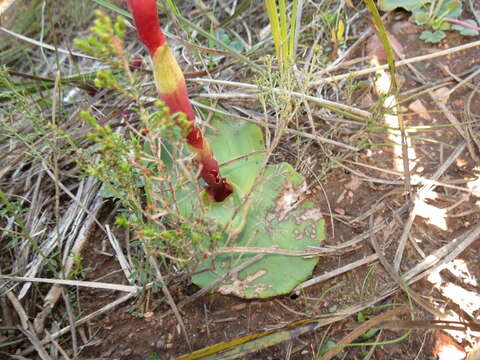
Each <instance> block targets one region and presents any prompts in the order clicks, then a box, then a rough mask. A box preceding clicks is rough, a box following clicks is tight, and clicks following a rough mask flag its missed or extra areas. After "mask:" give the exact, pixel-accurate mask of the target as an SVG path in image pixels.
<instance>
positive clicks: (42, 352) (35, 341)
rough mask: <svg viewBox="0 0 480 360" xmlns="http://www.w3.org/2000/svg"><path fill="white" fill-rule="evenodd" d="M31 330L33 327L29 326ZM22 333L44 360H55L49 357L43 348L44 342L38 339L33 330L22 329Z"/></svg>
mask: <svg viewBox="0 0 480 360" xmlns="http://www.w3.org/2000/svg"><path fill="white" fill-rule="evenodd" d="M29 328H32V326H29ZM21 331H22V333H23V335H25V336H26V337H27V339H28V340H29V341H30V342H31V343H32V345H33V348H34V349H35V350H36V351H37V353H38V355H39V356H40V358H41V359H42V360H53V359H52V358H51V357H50V356H49V355H48V353H47V351H46V350H45V349H44V347H43V344H42V342H41V341H40V340H39V339H38V337H37V336H36V335H35V332H34V331H33V330H25V329H21Z"/></svg>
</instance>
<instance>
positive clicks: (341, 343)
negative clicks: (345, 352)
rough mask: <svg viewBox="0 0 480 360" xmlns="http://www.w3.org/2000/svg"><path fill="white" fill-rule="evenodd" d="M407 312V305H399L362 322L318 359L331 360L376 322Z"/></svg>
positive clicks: (375, 324) (374, 325)
mask: <svg viewBox="0 0 480 360" xmlns="http://www.w3.org/2000/svg"><path fill="white" fill-rule="evenodd" d="M407 312H408V307H407V306H405V305H404V306H401V307H398V308H396V309H392V310H389V311H387V312H385V313H383V314H380V315H377V316H375V317H373V318H371V319H370V320H368V321H366V322H364V323H363V324H362V325H360V326H359V327H357V328H356V329H355V330H353V331H352V332H351V333H350V334H348V335H347V336H345V337H344V338H343V339H342V340H340V341H339V342H338V345H337V346H336V347H335V348H333V349H332V350H330V351H329V352H327V353H326V354H325V355H323V356H322V357H321V358H320V360H331V359H333V358H334V357H335V355H337V354H338V353H339V352H340V351H342V349H343V348H344V345H348V344H350V343H352V342H353V341H355V339H357V338H358V337H359V336H360V335H362V334H365V333H366V332H367V331H368V330H370V329H371V328H373V327H376V326H377V325H378V324H380V323H382V322H383V321H385V320H387V319H390V318H392V317H394V316H398V315H402V314H405V313H407Z"/></svg>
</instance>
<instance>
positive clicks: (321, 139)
mask: <svg viewBox="0 0 480 360" xmlns="http://www.w3.org/2000/svg"><path fill="white" fill-rule="evenodd" d="M192 104H194V105H195V106H196V107H200V108H203V109H207V110H210V111H213V112H216V113H218V114H221V115H225V116H230V117H234V118H237V119H240V120H245V121H248V122H252V123H254V124H257V125H260V126H262V127H264V126H265V122H264V121H260V120H258V119H255V118H254V116H253V115H252V114H251V113H249V112H246V111H245V110H244V109H240V108H238V107H234V109H235V110H238V111H241V112H242V113H245V114H247V115H248V116H250V117H249V118H246V117H243V116H239V115H236V114H233V113H229V112H226V111H222V110H220V109H218V108H214V107H211V106H208V105H205V104H202V103H199V102H196V101H193V100H192ZM268 127H269V128H271V129H274V128H275V127H276V126H275V125H274V124H269V125H268ZM285 132H287V133H288V134H293V135H297V136H301V137H304V138H307V139H311V140H316V141H319V142H322V143H326V144H331V145H335V146H338V147H342V148H345V149H348V150H352V151H359V150H360V149H359V148H358V147H355V146H351V145H348V144H344V143H341V142H339V141H336V140H332V139H327V138H324V137H322V136H318V135H314V134H309V133H306V132H303V131H298V130H294V129H289V128H286V129H285Z"/></svg>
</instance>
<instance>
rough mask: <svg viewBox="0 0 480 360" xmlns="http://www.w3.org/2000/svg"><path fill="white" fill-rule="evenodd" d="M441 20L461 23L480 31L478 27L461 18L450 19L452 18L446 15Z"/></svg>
mask: <svg viewBox="0 0 480 360" xmlns="http://www.w3.org/2000/svg"><path fill="white" fill-rule="evenodd" d="M443 20H444V21H446V22H449V23H453V24H458V25H462V26H465V27H468V28H470V29H474V30H477V31H480V28H479V27H478V26H475V25H472V24H469V23H467V22H465V21H462V20H458V19H452V18H448V17H446V18H444V19H443Z"/></svg>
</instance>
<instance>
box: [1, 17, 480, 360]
mask: <svg viewBox="0 0 480 360" xmlns="http://www.w3.org/2000/svg"><path fill="white" fill-rule="evenodd" d="M388 26H389V29H390V32H391V33H392V34H393V36H395V37H396V38H397V40H398V41H399V42H400V43H401V44H402V45H403V54H404V56H405V58H412V57H415V56H418V55H422V54H428V53H433V52H436V51H439V50H442V49H448V48H453V47H456V46H459V45H461V44H464V43H467V42H471V41H475V40H478V38H477V37H475V38H465V37H462V36H460V35H458V34H456V33H450V34H449V35H448V37H447V38H446V39H445V40H443V41H442V42H441V43H440V44H438V45H429V44H426V43H424V42H422V41H420V40H419V34H420V32H421V29H420V28H418V27H416V26H414V25H412V24H411V23H409V22H408V21H407V15H406V14H404V13H397V14H396V15H394V16H392V18H391V19H390V21H389V23H388ZM365 48H366V42H364V43H362V45H361V46H360V47H358V48H357V50H356V52H355V53H353V54H351V56H350V58H351V59H355V58H360V57H362V56H365V51H366V49H365ZM479 58H480V49H479V48H477V47H474V48H470V49H468V50H464V51H460V52H454V53H452V54H451V55H447V56H442V57H437V58H433V59H430V60H428V61H424V62H419V63H414V64H413V65H412V66H413V67H414V68H415V69H416V71H418V72H419V73H420V74H421V75H422V76H423V80H424V81H425V84H427V86H426V87H425V88H426V89H428V88H432V87H434V86H436V87H437V88H448V89H452V88H454V87H455V86H456V85H458V84H459V82H458V80H455V79H454V77H452V74H454V75H455V76H459V77H461V78H462V79H463V78H465V77H466V76H468V75H469V74H471V73H473V71H476V70H477V69H478V59H479ZM367 66H368V63H365V67H367ZM398 72H399V78H401V81H400V82H401V91H400V93H401V94H405V96H403V97H402V100H403V102H402V107H403V108H404V111H405V120H406V122H407V126H409V127H410V126H418V127H420V126H429V129H428V132H421V131H418V132H417V133H414V134H412V139H413V140H412V148H413V149H414V150H415V156H416V158H415V161H416V163H415V167H413V169H412V171H411V173H412V181H413V182H414V178H413V175H416V176H418V177H423V178H425V179H431V178H432V177H433V176H434V174H435V172H436V171H437V170H439V169H441V167H442V165H443V164H446V163H447V162H448V160H449V159H451V160H452V162H451V164H450V165H449V166H448V167H446V168H445V169H444V170H443V171H442V172H441V174H440V176H439V178H437V179H436V180H437V181H438V183H437V186H436V187H435V188H434V191H433V193H434V195H435V196H430V198H429V199H427V200H425V206H424V207H423V208H422V209H423V210H424V212H422V211H421V210H422V209H420V210H419V213H418V216H415V217H411V213H412V207H411V206H410V207H409V206H404V204H408V199H407V198H406V197H405V195H404V192H403V190H404V183H405V182H404V180H403V179H402V178H401V176H400V175H399V173H398V172H397V171H396V170H395V169H394V167H393V156H394V154H393V151H392V147H391V146H389V145H378V146H375V147H371V148H370V149H369V150H368V151H363V152H361V153H360V154H357V155H356V156H346V157H344V158H343V159H345V161H343V160H342V161H340V162H338V163H335V164H336V165H335V166H333V165H332V169H331V170H329V171H328V174H327V177H326V180H325V181H322V182H321V183H320V184H319V183H318V182H317V181H316V179H315V177H314V176H312V175H311V174H312V173H315V172H317V171H318V172H321V171H322V170H321V169H316V168H315V166H320V165H319V164H317V165H315V164H316V163H315V162H313V165H312V167H313V168H310V169H309V170H308V171H304V174H305V176H306V177H307V179H308V181H309V183H310V184H314V185H313V186H312V188H311V197H312V198H313V199H314V200H315V201H316V202H317V203H318V204H320V205H321V207H322V211H323V213H324V216H325V220H326V227H327V236H326V240H325V243H324V245H330V246H340V245H342V244H345V243H346V242H347V241H350V240H352V239H357V238H358V236H360V235H362V234H367V235H366V236H364V238H363V239H362V240H359V241H358V242H357V243H356V244H355V246H350V247H347V248H345V249H346V250H345V251H339V254H338V255H330V256H328V257H322V259H321V261H320V262H319V264H318V266H317V267H316V269H315V271H314V274H313V276H312V277H318V276H320V275H322V274H327V273H330V272H331V271H333V270H335V269H340V268H342V267H344V266H346V265H348V264H352V263H355V262H357V261H359V260H362V259H367V258H368V257H369V256H372V255H375V254H376V252H375V250H374V249H373V248H372V245H371V242H370V238H371V237H374V239H375V241H376V242H377V243H378V244H379V246H380V248H381V249H382V250H383V252H384V253H385V258H386V260H387V261H388V262H389V263H390V264H393V263H394V259H395V258H396V252H397V248H398V246H399V241H400V239H401V238H402V234H403V233H404V229H405V228H406V227H407V230H408V231H407V233H408V234H409V236H408V237H407V238H406V245H405V250H404V253H403V261H402V263H401V270H402V271H407V270H409V269H411V268H412V267H413V266H415V265H416V264H417V263H419V262H420V261H422V260H423V259H424V258H425V257H428V256H429V255H430V254H432V253H434V252H435V251H436V250H437V249H439V248H441V247H443V246H445V245H447V244H449V243H451V242H452V241H453V240H454V239H456V238H458V237H461V236H462V235H463V234H466V233H468V232H469V231H473V230H475V228H477V227H478V225H479V224H480V197H478V196H474V195H473V193H472V192H470V193H469V192H468V191H462V190H461V189H460V188H465V189H468V186H470V185H469V184H473V181H474V180H476V181H477V188H476V191H477V194H478V192H479V191H480V185H478V181H480V180H479V178H480V164H479V162H478V156H480V153H479V151H478V150H479V149H478V144H479V141H478V139H480V126H478V125H477V124H478V117H479V116H480V100H479V96H478V95H477V90H476V89H477V86H478V83H477V82H478V76H477V77H473V79H472V80H471V81H468V82H466V83H464V84H463V85H462V86H459V87H458V89H456V90H455V91H454V92H452V93H451V94H450V96H449V97H448V101H447V102H446V103H445V104H444V105H443V107H442V106H439V104H438V100H437V102H436V101H435V100H434V99H433V98H432V96H431V95H430V93H428V92H427V91H425V92H424V93H423V94H421V95H419V96H415V98H414V99H409V97H408V94H411V93H413V90H414V89H418V88H420V87H421V86H423V85H424V84H423V83H421V82H420V81H419V79H418V76H417V75H416V74H415V72H414V70H412V69H411V68H409V67H407V66H403V67H401V68H400V67H399V68H398ZM465 74H466V75H465ZM372 76H373V75H370V78H371V77H372ZM365 79H367V77H365ZM417 94H418V92H417ZM376 97H377V95H376V94H375V92H374V91H373V90H372V88H371V87H366V88H359V89H357V90H355V91H354V92H353V94H352V95H351V99H352V104H355V105H356V106H358V107H361V108H365V109H368V108H369V106H370V105H373V104H374V102H375V101H376ZM418 100H419V101H420V102H421V103H422V104H423V106H424V107H425V108H426V109H427V111H428V116H426V115H425V114H423V113H422V111H420V110H418V107H415V106H414V107H411V106H410V105H411V104H412V103H413V102H414V101H418ZM445 109H446V110H445ZM422 116H423V117H422ZM448 116H453V117H454V118H455V119H457V121H458V122H460V123H462V124H465V123H468V124H470V125H462V126H461V129H462V131H463V132H467V133H468V134H467V135H465V134H464V136H462V135H461V134H460V132H459V131H458V130H457V129H456V128H455V127H453V126H451V124H452V118H450V120H449V119H448ZM317 120H318V123H319V125H318V126H319V128H321V127H322V125H321V124H322V123H321V119H317ZM439 125H448V126H446V127H441V126H439ZM432 126H434V127H433V128H432ZM317 130H318V129H317ZM367 138H368V140H369V141H370V142H372V143H379V144H382V143H385V136H384V132H381V133H380V134H377V133H376V131H375V130H374V127H373V128H372V129H369V130H363V131H360V132H355V133H353V134H352V133H349V132H348V131H345V132H344V133H340V134H339V135H338V137H337V139H338V140H339V141H343V142H345V143H350V144H353V143H355V141H360V140H364V139H367ZM466 139H467V142H466ZM465 142H466V145H467V146H464V147H462V144H464V143H465ZM285 147H288V145H285ZM458 149H460V151H459V152H458V154H455V151H456V150H458ZM283 150H286V152H287V153H288V148H287V149H283ZM320 150H321V149H320V148H319V147H318V146H317V145H316V144H313V145H311V147H310V149H309V154H308V157H311V158H314V157H315V156H316V154H317V152H319V151H320ZM452 154H453V155H452ZM334 155H335V154H334ZM452 157H453V158H452ZM292 161H293V162H295V159H294V158H293V159H292ZM323 165H324V163H322V166H323ZM421 186H422V185H415V187H416V188H420V187H421ZM472 186H473V185H472ZM113 208H114V205H113V204H107V205H106V206H104V208H103V210H102V212H101V214H100V216H99V219H100V222H104V221H107V222H108V221H110V223H111V222H112V219H111V217H110V213H111V211H112V210H113ZM409 219H412V220H413V222H411V223H409ZM381 224H385V226H384V227H382V228H381V230H379V231H376V232H374V231H372V232H374V234H373V235H371V236H370V235H368V234H369V232H368V231H369V229H371V228H372V226H377V225H381ZM409 226H410V227H409ZM114 231H115V234H116V236H117V237H118V238H119V239H121V240H122V241H123V240H125V234H124V232H123V231H122V230H118V229H114ZM477 237H478V236H477ZM478 244H479V243H478V241H476V242H473V243H471V244H470V245H469V246H468V247H467V248H466V249H465V250H464V251H463V252H462V253H461V254H460V255H459V256H457V257H456V259H455V261H450V262H448V264H446V265H445V266H444V268H443V269H441V271H438V272H432V273H431V274H428V275H426V276H423V277H422V278H421V279H419V280H418V281H416V282H415V283H413V284H412V285H411V289H412V290H413V291H414V292H415V293H416V294H417V295H418V296H419V297H420V298H421V299H422V300H424V301H425V302H427V303H429V304H431V306H432V307H434V308H435V309H437V310H439V311H442V312H444V313H447V314H450V315H451V316H452V317H449V318H448V319H450V320H455V319H458V320H462V321H463V320H464V321H473V322H475V321H476V320H477V319H478V316H479V310H480V292H479V290H480V285H479V284H478V281H480V260H479V257H478ZM114 254H115V252H114V250H113V249H112V248H111V246H110V243H109V241H108V240H107V238H106V235H105V234H104V233H103V232H102V231H100V230H99V229H96V230H95V229H94V230H91V231H90V233H89V238H88V241H87V243H86V246H85V247H84V251H83V253H82V258H83V260H82V263H81V265H82V268H83V269H84V272H83V277H82V280H85V281H102V282H111V283H114V284H128V282H127V280H126V278H125V275H124V274H123V272H122V270H121V267H120V265H119V263H118V260H117V258H116V257H115V256H114ZM447 265H448V266H447ZM166 281H167V285H168V287H169V289H170V292H171V293H172V296H173V299H174V301H175V303H176V304H177V305H178V306H179V311H180V315H181V317H182V319H183V322H184V324H185V330H186V333H183V331H182V330H181V327H180V326H179V324H178V320H177V318H176V317H175V315H174V314H172V312H171V308H170V306H169V305H168V304H167V303H166V301H165V299H164V297H163V294H162V293H161V291H159V292H153V291H151V290H147V291H145V292H144V293H143V294H141V295H140V296H138V297H136V298H131V299H129V300H127V301H124V302H122V303H121V304H120V305H118V306H116V307H114V308H112V309H111V310H109V311H107V312H104V313H103V314H101V315H99V316H97V317H94V318H92V319H91V320H89V321H88V322H86V323H85V324H82V325H80V326H78V327H77V335H76V336H77V341H78V342H79V345H81V348H82V351H81V353H80V355H79V358H81V359H98V358H104V359H129V360H130V359H131V360H136V359H147V358H152V359H155V358H158V359H170V358H173V357H176V356H180V355H182V354H186V353H189V352H192V351H194V350H198V349H201V348H203V347H206V346H209V345H214V344H216V343H219V342H223V341H229V340H232V339H234V338H237V337H241V336H244V335H248V334H252V333H257V332H262V331H266V330H276V329H280V328H282V327H285V326H287V325H289V324H290V323H292V322H294V321H298V320H302V319H305V318H316V317H319V316H320V315H322V316H323V317H320V318H324V317H325V315H326V318H328V316H329V314H331V315H332V316H333V315H334V314H335V315H338V314H339V313H341V312H342V311H343V310H344V309H348V308H350V307H351V306H355V305H358V304H364V303H368V301H369V300H372V301H373V300H374V299H378V298H380V297H382V294H384V293H385V291H386V289H388V288H389V286H391V285H392V284H394V280H393V279H392V278H391V277H390V276H389V274H388V273H387V272H386V271H385V269H384V267H383V266H382V264H381V263H380V262H379V260H378V258H372V260H371V261H368V262H367V261H366V263H365V264H364V265H362V266H359V267H356V268H354V269H349V270H348V271H345V272H343V273H341V274H340V275H337V276H331V277H329V278H328V279H326V280H324V281H319V282H318V283H316V284H314V285H311V286H308V287H306V288H304V289H302V290H299V291H297V292H295V293H292V294H289V295H287V296H280V297H277V298H274V299H268V300H261V301H260V300H251V301H247V300H242V299H238V298H235V297H231V296H223V295H220V294H217V293H211V294H206V295H202V296H200V297H196V298H194V299H193V300H190V299H191V296H192V295H194V294H195V293H196V292H197V291H198V288H196V287H195V286H194V285H191V284H190V282H189V278H188V276H186V275H181V276H178V277H176V276H173V275H172V276H168V275H167V277H166ZM70 291H76V298H77V299H78V300H77V303H76V304H75V308H76V309H81V313H78V314H77V316H78V318H82V317H83V316H85V315H87V314H90V313H92V312H94V311H96V310H98V309H100V308H102V307H104V306H106V305H108V304H110V303H112V302H113V301H115V300H116V299H119V298H120V297H121V296H124V295H122V294H119V293H118V292H113V291H111V290H102V289H94V288H93V289H92V288H78V289H75V290H70ZM3 304H7V305H6V306H8V309H9V310H12V306H11V305H10V304H8V303H6V302H4V303H3ZM182 304H183V306H181V305H182ZM388 304H390V305H391V304H408V297H407V296H406V294H405V292H403V291H402V290H397V291H395V292H394V293H393V294H392V295H390V296H388V297H386V298H385V299H381V300H379V301H377V302H375V305H374V306H373V305H372V306H369V307H368V308H367V309H368V311H363V312H362V314H364V315H365V317H366V319H368V318H370V317H373V316H374V315H377V314H381V313H382V312H385V311H386V310H388V309H390V307H388V306H386V305H388ZM414 304H415V305H414V308H415V320H433V319H435V317H434V315H433V314H431V313H429V312H428V311H427V310H426V309H425V308H423V307H421V306H418V305H417V303H416V302H415V301H414ZM382 305H385V306H383V307H382ZM62 306H63V305H59V306H58V307H57V309H55V312H56V313H57V314H61V313H62V312H63V311H65V309H64V308H62ZM29 311H32V314H34V313H35V309H29ZM12 312H13V310H12ZM455 316H457V317H455ZM14 318H15V317H14ZM15 319H16V318H15ZM410 319H411V316H410V314H409V313H406V314H403V315H401V316H398V317H393V320H396V321H397V320H410ZM360 320H361V319H359V318H358V316H357V314H353V315H351V316H348V317H346V318H345V319H343V320H339V321H336V322H334V323H332V324H330V325H326V326H322V327H320V328H318V329H316V330H315V331H311V332H308V333H306V334H303V335H300V336H298V337H294V336H293V335H292V337H291V339H289V340H287V341H284V342H281V343H280V344H277V345H273V346H271V347H268V348H266V349H263V350H261V351H259V352H256V353H254V354H250V355H244V356H242V357H241V358H242V359H320V358H321V356H320V355H319V353H320V352H321V349H323V348H324V344H326V343H328V342H333V343H337V342H338V341H340V340H341V339H342V338H343V337H345V336H346V335H348V334H349V333H351V332H352V331H353V330H354V329H356V328H357V327H359V326H360V325H361V324H362V323H363V322H362V321H360ZM388 320H392V318H391V319H388ZM426 324H427V326H426V327H427V328H419V329H413V330H412V332H411V333H410V335H409V336H408V337H406V338H405V339H403V340H401V341H398V342H393V343H385V344H380V345H377V346H375V347H372V346H352V347H346V348H344V349H343V351H342V352H341V353H340V354H338V355H337V356H338V357H337V358H339V359H365V358H368V359H399V360H400V359H408V360H410V359H419V360H422V359H425V360H426V359H435V358H437V357H439V358H440V359H442V360H446V359H454V357H451V358H447V357H443V358H442V357H441V356H445V355H442V354H441V351H442V349H444V348H445V347H447V345H448V344H456V345H455V346H456V348H459V350H458V351H459V352H460V353H461V352H462V351H468V350H470V349H471V348H472V347H474V346H475V345H476V341H477V336H478V335H479V333H476V332H475V331H473V330H471V329H470V330H468V331H464V332H457V333H453V334H452V338H447V339H445V338H444V337H443V336H442V335H441V333H439V332H438V331H436V330H432V329H431V328H429V327H430V326H428V323H426ZM1 325H2V324H0V326H1ZM406 331H407V329H402V328H398V329H392V328H390V329H387V328H385V329H382V330H381V331H379V332H376V333H374V334H373V335H371V337H369V338H368V339H361V338H360V339H359V338H357V339H355V341H351V342H355V343H360V342H377V343H382V342H387V340H391V339H396V338H398V337H400V336H401V335H403V334H404V333H405V332H406ZM0 335H1V337H0V339H3V340H5V341H7V340H12V339H17V338H18V336H19V335H18V333H17V334H15V335H14V336H12V335H11V333H10V332H8V331H3V330H2V328H1V327H0ZM449 339H450V340H449ZM451 339H455V341H454V342H453V341H451ZM58 341H59V343H60V344H61V346H62V347H64V348H66V349H68V348H70V346H71V337H70V335H69V334H67V335H65V337H63V338H60V339H58ZM451 346H454V345H451ZM24 349H25V345H24V344H22V345H21V347H18V348H16V345H12V346H11V347H9V348H6V349H2V351H3V352H2V354H7V353H10V354H13V353H15V352H16V351H22V350H24ZM1 356H2V355H0V357H1ZM4 356H7V355H4ZM26 356H32V358H34V357H35V356H34V355H33V354H30V355H26ZM7 358H8V357H7ZM17 358H18V359H20V357H17ZM459 359H461V357H459Z"/></svg>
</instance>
